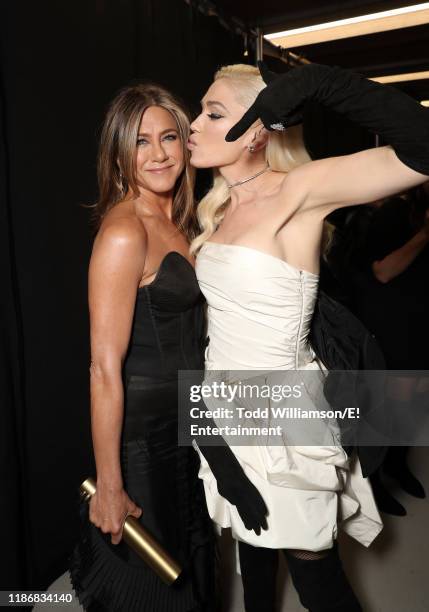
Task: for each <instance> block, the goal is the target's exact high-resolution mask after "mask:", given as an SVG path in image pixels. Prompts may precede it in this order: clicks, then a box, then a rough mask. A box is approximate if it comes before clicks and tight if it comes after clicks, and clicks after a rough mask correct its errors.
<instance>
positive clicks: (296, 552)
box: [287, 548, 331, 560]
mask: <svg viewBox="0 0 429 612" xmlns="http://www.w3.org/2000/svg"><path fill="white" fill-rule="evenodd" d="M330 550H331V549H328V550H319V551H317V552H315V551H313V550H302V549H300V548H288V549H287V551H288V552H289V553H290V554H291V555H293V556H294V557H296V558H297V559H306V560H307V559H313V560H315V559H322V558H323V557H326V555H328V554H329V551H330Z"/></svg>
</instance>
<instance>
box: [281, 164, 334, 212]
mask: <svg viewBox="0 0 429 612" xmlns="http://www.w3.org/2000/svg"><path fill="white" fill-rule="evenodd" d="M332 159H333V158H328V159H322V160H313V161H308V162H306V163H304V164H301V165H300V166H297V167H296V168H293V169H292V170H290V171H289V172H288V173H287V176H286V177H285V180H284V181H283V183H282V196H283V197H284V198H285V201H286V202H288V203H289V204H290V206H291V208H292V209H293V210H294V212H297V213H304V212H305V213H309V214H306V215H305V216H306V217H307V218H311V219H312V218H314V219H316V220H320V219H319V217H321V218H323V216H324V215H323V211H321V210H320V208H318V207H315V206H314V202H313V200H312V198H311V196H312V194H313V191H314V186H315V185H316V184H320V183H321V182H322V183H323V180H324V173H325V172H326V171H327V169H328V166H329V165H330V162H331V160H332ZM299 216H301V215H299Z"/></svg>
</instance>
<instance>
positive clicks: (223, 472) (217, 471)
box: [198, 444, 268, 535]
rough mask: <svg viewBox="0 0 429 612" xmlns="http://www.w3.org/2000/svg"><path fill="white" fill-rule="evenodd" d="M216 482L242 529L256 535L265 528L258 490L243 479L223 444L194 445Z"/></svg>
mask: <svg viewBox="0 0 429 612" xmlns="http://www.w3.org/2000/svg"><path fill="white" fill-rule="evenodd" d="M198 448H199V449H200V451H201V452H202V454H203V455H204V457H205V458H206V461H207V463H208V464H209V466H210V469H211V471H212V472H213V475H214V477H215V478H216V481H217V488H218V491H219V493H220V495H222V497H224V498H225V499H226V500H227V501H229V503H230V504H232V505H233V506H236V507H237V511H238V513H239V515H240V518H241V520H242V521H243V523H244V526H245V527H246V529H249V530H250V529H253V531H254V532H255V533H256V535H260V533H261V527H262V529H267V528H268V526H267V520H266V518H265V516H266V514H267V512H268V509H267V506H266V505H265V502H264V500H263V499H262V496H261V494H260V493H259V491H258V489H257V488H256V487H255V486H254V484H253V483H252V482H250V480H249V479H248V478H247V476H246V474H245V473H244V471H243V468H242V467H241V465H240V464H239V462H238V460H237V458H236V456H235V455H234V453H233V452H232V450H231V449H230V447H229V446H228V445H227V444H225V446H198Z"/></svg>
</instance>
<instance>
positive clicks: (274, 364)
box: [204, 334, 315, 370]
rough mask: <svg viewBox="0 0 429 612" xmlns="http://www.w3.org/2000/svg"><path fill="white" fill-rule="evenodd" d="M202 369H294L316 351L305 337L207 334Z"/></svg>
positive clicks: (311, 356)
mask: <svg viewBox="0 0 429 612" xmlns="http://www.w3.org/2000/svg"><path fill="white" fill-rule="evenodd" d="M204 357H205V369H210V370H216V369H218V370H224V369H228V370H254V369H267V370H277V369H280V370H293V369H298V368H301V367H304V366H306V365H308V364H309V363H311V362H313V361H314V357H315V353H314V351H313V349H312V347H311V345H310V343H309V341H308V338H301V339H299V340H298V339H293V340H292V341H291V340H290V339H288V338H283V339H280V340H279V338H278V337H277V338H276V340H275V342H268V341H267V339H255V338H249V337H242V336H241V337H240V338H231V337H221V338H219V337H218V336H216V335H215V334H214V335H213V334H212V335H209V343H208V346H207V347H206V350H205V353H204Z"/></svg>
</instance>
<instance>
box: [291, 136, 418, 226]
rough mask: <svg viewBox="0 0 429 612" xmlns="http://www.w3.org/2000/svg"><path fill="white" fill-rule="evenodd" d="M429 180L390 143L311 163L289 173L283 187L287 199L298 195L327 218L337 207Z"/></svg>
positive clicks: (368, 200)
mask: <svg viewBox="0 0 429 612" xmlns="http://www.w3.org/2000/svg"><path fill="white" fill-rule="evenodd" d="M427 180H428V177H427V176H426V175H425V174H420V173H419V172H416V171H415V170H413V169H412V168H409V167H408V166H406V165H405V164H404V163H402V162H401V161H400V160H399V158H398V157H397V155H396V153H395V151H394V150H393V149H392V148H391V147H389V146H387V147H378V148H375V149H368V150H367V151H360V152H359V153H353V154H352V155H343V156H340V157H330V158H328V159H321V160H317V161H312V162H308V163H307V164H304V165H302V166H299V167H298V168H295V169H294V170H292V171H291V172H290V173H289V175H288V176H287V178H286V180H285V181H284V184H283V189H284V190H285V192H286V193H285V194H284V197H285V198H288V197H290V195H291V194H294V195H295V197H298V199H299V201H300V202H301V210H305V209H307V210H310V209H312V210H315V211H317V212H318V213H320V214H321V215H322V216H323V217H326V216H327V215H329V213H331V212H332V211H334V210H336V209H337V208H341V207H344V206H351V205H354V204H367V203H369V202H373V201H374V200H379V199H382V198H385V197H388V196H391V195H393V194H396V193H400V192H402V191H406V190H407V189H411V188H412V187H415V186H416V185H420V184H421V183H424V182H425V181H427ZM285 201H288V200H287V199H285Z"/></svg>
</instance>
